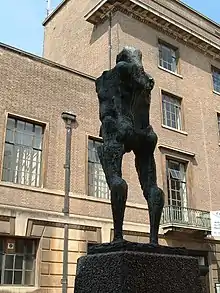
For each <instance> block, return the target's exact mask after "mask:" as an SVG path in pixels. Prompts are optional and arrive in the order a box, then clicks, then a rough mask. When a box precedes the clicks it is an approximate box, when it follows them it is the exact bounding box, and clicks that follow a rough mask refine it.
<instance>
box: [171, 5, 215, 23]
mask: <svg viewBox="0 0 220 293" xmlns="http://www.w3.org/2000/svg"><path fill="white" fill-rule="evenodd" d="M177 3H179V4H180V5H182V6H183V7H185V8H186V9H188V10H190V11H191V12H193V13H194V14H197V15H199V16H200V17H202V18H203V19H205V20H206V21H208V22H210V23H212V24H213V25H215V26H216V27H218V28H220V24H219V23H217V22H216V21H214V20H213V19H211V18H209V17H208V16H206V15H205V14H203V13H201V12H199V11H198V10H196V9H194V8H192V7H191V6H189V5H188V4H186V3H184V2H182V1H181V0H178V1H177Z"/></svg>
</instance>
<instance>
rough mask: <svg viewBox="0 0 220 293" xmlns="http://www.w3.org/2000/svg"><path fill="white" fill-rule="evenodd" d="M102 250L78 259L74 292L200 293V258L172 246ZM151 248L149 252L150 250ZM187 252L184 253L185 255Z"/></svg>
mask: <svg viewBox="0 0 220 293" xmlns="http://www.w3.org/2000/svg"><path fill="white" fill-rule="evenodd" d="M140 250H148V251H146V252H143V251H137V252H135V251H132V249H131V250H130V251H129V250H124V251H123V249H122V250H121V251H118V252H100V253H94V251H93V252H92V251H90V253H91V254H88V255H87V256H83V257H81V258H80V259H79V260H78V264H77V273H76V281H75V291H74V292H75V293H201V292H202V289H201V284H200V280H199V267H198V261H197V260H196V259H195V258H193V257H190V256H187V255H186V254H187V253H183V250H180V255H178V251H177V250H176V251H175V250H173V253H172V249H171V250H170V251H169V250H166V249H165V250H164V253H163V254H160V253H158V252H159V250H160V249H158V248H157V249H156V251H155V250H154V249H153V248H151V249H140ZM149 250H150V251H149ZM162 251H163V249H162ZM184 254H185V255H184Z"/></svg>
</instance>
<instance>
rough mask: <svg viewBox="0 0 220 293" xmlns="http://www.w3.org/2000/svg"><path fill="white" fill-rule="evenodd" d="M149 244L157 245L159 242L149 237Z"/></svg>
mask: <svg viewBox="0 0 220 293" xmlns="http://www.w3.org/2000/svg"><path fill="white" fill-rule="evenodd" d="M149 244H150V245H151V246H153V247H158V246H160V245H159V243H158V240H157V239H150V243H149Z"/></svg>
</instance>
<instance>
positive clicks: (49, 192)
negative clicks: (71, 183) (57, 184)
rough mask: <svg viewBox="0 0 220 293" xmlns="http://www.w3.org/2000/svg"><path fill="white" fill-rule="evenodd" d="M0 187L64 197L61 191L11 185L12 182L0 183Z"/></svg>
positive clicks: (16, 184)
mask: <svg viewBox="0 0 220 293" xmlns="http://www.w3.org/2000/svg"><path fill="white" fill-rule="evenodd" d="M0 186H4V187H9V188H15V189H21V190H27V191H33V192H37V193H38V192H39V193H47V194H52V195H59V196H64V191H62V190H56V189H46V188H44V187H33V186H30V185H23V184H18V183H12V182H7V181H0Z"/></svg>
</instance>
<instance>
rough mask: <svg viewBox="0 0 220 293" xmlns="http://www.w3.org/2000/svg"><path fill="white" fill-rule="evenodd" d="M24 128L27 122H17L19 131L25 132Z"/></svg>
mask: <svg viewBox="0 0 220 293" xmlns="http://www.w3.org/2000/svg"><path fill="white" fill-rule="evenodd" d="M24 126H25V122H24V121H20V120H17V127H16V128H17V129H18V130H20V131H22V132H24Z"/></svg>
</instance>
